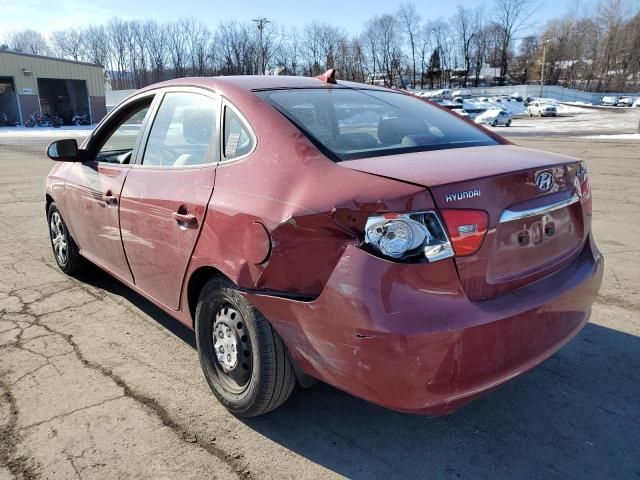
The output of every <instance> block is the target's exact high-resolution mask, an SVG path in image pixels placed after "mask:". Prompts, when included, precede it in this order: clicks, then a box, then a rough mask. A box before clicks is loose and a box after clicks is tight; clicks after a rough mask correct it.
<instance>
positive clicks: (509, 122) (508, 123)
mask: <svg viewBox="0 0 640 480" xmlns="http://www.w3.org/2000/svg"><path fill="white" fill-rule="evenodd" d="M505 125H506V126H507V127H510V126H511V119H509V120H507V123H506V124H505Z"/></svg>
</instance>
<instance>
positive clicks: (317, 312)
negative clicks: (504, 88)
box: [46, 72, 603, 416]
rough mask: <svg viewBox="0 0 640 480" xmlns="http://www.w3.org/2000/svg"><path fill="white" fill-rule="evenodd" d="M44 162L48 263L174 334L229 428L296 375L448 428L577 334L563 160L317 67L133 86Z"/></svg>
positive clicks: (274, 401)
mask: <svg viewBox="0 0 640 480" xmlns="http://www.w3.org/2000/svg"><path fill="white" fill-rule="evenodd" d="M48 154H49V156H50V157H51V158H52V159H54V160H57V162H56V164H55V166H54V167H53V169H52V171H51V173H50V174H49V176H48V178H47V189H46V209H47V218H48V222H49V226H50V232H51V243H52V246H53V251H54V254H55V258H56V261H57V263H58V265H59V266H60V268H61V269H62V270H63V271H64V272H66V273H68V274H73V273H74V272H75V271H76V270H77V269H78V268H80V267H81V266H82V263H83V262H84V261H86V260H88V261H90V262H92V263H94V264H96V265H98V266H100V267H101V268H103V269H104V270H106V271H107V272H109V273H110V274H111V275H113V276H114V277H116V278H117V279H119V280H120V281H122V282H123V283H125V284H126V285H128V286H129V287H131V288H132V289H134V290H135V291H136V292H138V293H140V294H141V295H142V296H144V297H145V298H147V299H149V300H150V301H152V302H153V303H155V304H156V305H158V306H159V307H160V308H162V309H163V310H165V311H166V312H168V313H169V314H171V315H172V316H174V317H175V318H176V319H178V320H179V321H180V322H182V323H184V324H186V325H187V326H189V327H190V328H193V329H194V330H195V333H196V339H197V345H198V352H199V355H200V361H201V364H202V368H203V370H204V374H205V377H206V379H207V381H208V383H209V385H210V386H211V389H212V390H213V393H214V394H215V395H216V397H217V398H218V399H219V400H220V401H221V402H222V403H223V404H224V405H225V406H226V407H227V408H228V409H229V410H230V411H231V412H233V413H234V414H236V415H238V416H253V415H259V414H262V413H265V412H268V411H270V410H272V409H274V408H276V407H278V406H279V405H281V404H283V403H284V402H285V401H286V400H287V398H288V397H289V395H290V394H291V392H292V390H293V388H294V386H295V385H296V383H300V384H301V385H302V386H308V385H310V384H312V383H313V380H314V379H318V380H321V381H323V382H326V383H329V384H331V385H333V386H335V387H337V388H339V389H342V390H344V391H346V392H349V393H351V394H353V395H356V396H358V397H361V398H363V399H366V400H368V401H371V402H374V403H376V404H379V405H382V406H385V407H388V408H391V409H395V410H400V411H405V412H416V413H424V414H429V415H442V414H446V413H450V412H453V411H454V410H455V409H457V408H458V407H460V406H461V405H463V404H465V403H467V402H468V401H470V400H471V399H473V398H475V397H477V396H479V395H481V394H482V393H484V392H487V391H488V390H490V389H493V388H495V387H496V386H498V385H500V384H501V383H503V382H506V381H507V380H509V379H511V378H513V377H515V376H516V375H519V374H521V373H522V372H524V371H526V370H528V369H530V368H531V367H533V366H535V365H536V364H538V363H540V362H541V361H543V360H544V359H545V358H547V357H549V356H550V355H552V354H553V353H554V352H555V351H556V350H558V349H559V348H560V347H561V346H562V345H564V344H565V343H566V342H568V341H569V340H570V339H571V338H572V337H573V336H574V335H576V334H577V333H578V331H580V329H581V328H582V327H583V326H584V325H585V323H586V322H587V320H588V317H589V314H590V309H591V305H592V303H593V301H594V299H595V297H596V294H597V292H598V289H599V287H600V283H601V279H602V271H603V258H602V255H601V254H600V252H599V251H598V249H597V247H596V245H595V243H594V241H593V234H592V232H591V191H590V187H589V180H588V176H587V171H586V168H585V165H584V164H583V163H582V162H581V161H579V160H576V159H574V158H570V157H566V156H561V155H555V154H551V153H545V152H538V151H534V150H528V149H525V148H520V147H517V146H514V145H511V144H510V143H509V142H508V141H506V140H504V139H502V138H501V137H499V136H497V135H495V134H494V133H491V132H489V131H487V130H485V129H483V128H482V127H480V126H477V125H475V124H473V123H470V122H468V121H466V120H464V119H462V118H460V117H458V116H456V115H454V114H451V113H449V112H448V111H445V110H443V109H441V108H440V107H438V106H436V105H433V104H430V103H428V102H426V101H424V100H421V99H419V98H415V97H413V96H410V95H407V94H403V93H400V92H396V91H391V90H387V89H383V88H376V87H372V86H365V85H360V84H354V83H347V82H335V80H334V79H333V75H332V72H328V73H327V74H325V75H323V76H321V77H318V78H302V77H278V76H275V77H270V76H260V77H223V78H186V79H180V80H175V81H170V82H166V83H161V84H157V85H153V86H151V87H148V88H146V89H144V90H141V91H139V92H137V93H136V94H135V95H133V96H131V97H129V98H128V99H126V100H125V101H124V102H123V103H121V104H120V105H119V106H118V107H117V108H115V109H114V110H113V111H112V112H110V113H109V115H108V116H107V117H106V118H105V119H104V120H103V121H102V122H101V123H100V124H99V125H98V126H97V127H96V129H95V130H94V131H93V133H92V134H91V135H90V136H89V137H88V138H87V139H86V140H85V141H84V143H83V144H82V145H81V146H80V147H78V146H77V144H76V142H75V140H61V141H58V142H55V143H53V144H52V145H51V146H50V147H49V150H48Z"/></svg>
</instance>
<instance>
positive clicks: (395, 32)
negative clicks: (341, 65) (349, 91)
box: [365, 14, 404, 87]
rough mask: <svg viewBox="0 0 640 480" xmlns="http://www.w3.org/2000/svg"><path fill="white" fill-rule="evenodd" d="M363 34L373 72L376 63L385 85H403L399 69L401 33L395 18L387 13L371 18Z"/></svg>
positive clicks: (401, 54)
mask: <svg viewBox="0 0 640 480" xmlns="http://www.w3.org/2000/svg"><path fill="white" fill-rule="evenodd" d="M365 35H366V37H367V39H368V41H367V43H368V46H369V48H370V59H371V61H372V62H373V70H374V72H375V65H376V64H377V65H378V67H379V69H380V73H381V74H382V75H383V81H384V84H385V85H387V86H395V85H399V86H402V87H404V80H403V78H402V71H401V65H402V56H403V53H402V48H401V43H402V35H401V34H400V28H399V24H398V20H397V18H396V17H395V16H393V15H388V14H385V15H379V16H376V17H374V18H372V19H371V20H370V21H369V22H368V23H367V26H366V29H365Z"/></svg>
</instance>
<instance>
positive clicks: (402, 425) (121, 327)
mask: <svg viewBox="0 0 640 480" xmlns="http://www.w3.org/2000/svg"><path fill="white" fill-rule="evenodd" d="M546 120H547V119H543V121H546ZM527 121H528V120H527ZM535 121H538V120H537V119H536V120H535ZM551 121H553V120H552V119H551ZM504 130H507V129H500V130H499V133H503V132H504ZM513 130H515V129H513V128H512V129H511V131H510V133H515V132H513ZM62 134H63V133H62V132H60V133H59V134H58V133H56V135H62ZM64 134H67V132H65V133H64ZM85 134H86V132H85ZM80 136H81V134H80ZM14 137H15V136H14ZM14 137H12V136H11V135H9V134H7V133H4V132H3V133H2V134H0V173H1V175H0V479H2V480H4V479H8V478H91V479H94V478H104V479H113V478H154V479H156V478H178V477H179V478H256V479H259V478H292V479H293V478H295V479H300V478H310V479H311V478H313V479H316V478H336V477H339V476H345V477H350V478H359V479H372V478H385V479H387V478H426V477H429V478H456V479H457V478H470V479H484V478H487V479H489V478H491V479H514V478H518V479H538V478H548V479H555V478H557V479H567V478H576V479H578V478H579V479H601V478H629V479H631V478H636V479H637V478H640V450H639V449H638V445H640V402H639V401H638V399H639V398H640V338H639V335H640V314H639V310H640V291H639V290H640V273H639V271H638V268H637V265H638V262H637V256H638V251H639V249H638V246H637V239H638V238H639V237H640V213H639V212H640V174H639V173H638V162H640V155H639V152H638V143H637V141H633V140H624V141H622V140H609V141H601V140H594V139H582V138H557V137H549V138H543V137H539V136H538V137H527V138H518V137H510V138H511V139H512V140H513V141H514V142H515V143H519V144H521V145H524V146H531V147H534V148H540V149H543V150H549V151H554V152H560V153H567V154H571V155H575V156H578V157H581V158H583V159H585V160H586V161H587V164H588V167H589V170H590V175H591V180H592V185H593V192H594V225H593V228H594V231H595V235H596V239H597V241H598V244H599V246H600V248H601V250H602V251H603V253H604V255H605V259H606V272H605V278H604V284H603V288H602V290H601V293H600V296H599V298H598V300H597V302H596V304H595V305H594V309H593V315H592V319H591V323H590V324H589V325H588V326H587V327H586V328H585V329H584V330H583V331H582V332H581V333H580V334H579V335H578V337H577V338H576V339H575V340H574V341H572V342H571V343H570V344H569V345H568V346H566V347H565V348H564V349H562V350H561V351H560V352H559V353H557V354H556V355H554V356H553V357H552V358H551V359H549V360H547V361H546V362H544V363H543V364H542V365H541V366H539V367H538V368H536V369H534V370H533V371H531V372H529V373H527V374H525V375H523V376H522V377H520V378H518V379H516V380H514V381H512V382H510V383H508V384H507V385H505V386H504V387H502V388H500V389H498V390H496V391H495V392H493V393H491V394H489V395H487V396H485V397H484V398H482V399H480V400H477V401H476V402H474V403H472V404H471V405H469V406H467V407H465V408H463V409H461V410H460V411H459V412H457V413H456V414H454V415H452V416H449V417H444V418H436V419H429V418H426V417H420V416H412V415H403V414H399V413H395V412H390V411H387V410H384V409H382V408H378V407H376V406H373V405H370V404H368V403H366V402H363V401H361V400H358V399H355V398H353V397H350V396H349V395H346V394H344V393H342V392H340V391H337V390H335V389H333V388H331V387H328V386H326V385H317V386H316V387H314V388H312V389H310V390H306V391H297V392H295V393H294V395H293V396H292V398H291V399H290V401H289V402H288V403H287V404H286V405H285V406H284V407H283V408H281V409H279V410H277V411H276V412H273V413H272V414H270V415H268V416H265V417H262V418H257V419H252V420H239V419H236V418H235V417H233V416H231V415H229V414H228V413H227V412H226V411H225V410H224V409H223V408H222V407H221V406H220V405H219V404H218V403H217V402H216V401H215V399H214V398H213V396H212V395H211V394H210V392H209V390H208V387H207V385H206V382H205V381H204V378H203V376H202V374H201V372H200V367H199V364H198V359H197V353H196V351H195V349H194V338H193V334H192V332H191V331H189V330H188V329H186V328H184V327H183V326H182V325H181V324H179V323H178V322H176V321H174V320H172V319H171V318H170V317H168V316H167V315H165V314H164V313H162V312H161V311H159V310H158V309H157V308H155V307H154V306H153V305H151V304H150V303H149V302H147V301H145V300H144V299H142V298H141V297H140V296H138V295H136V294H135V293H133V292H131V291H130V290H128V289H127V288H125V287H123V286H122V285H120V284H119V283H118V282H117V281H115V280H113V279H111V278H110V277H108V276H107V275H106V274H104V273H102V272H100V271H98V270H97V269H92V270H90V271H89V272H88V273H86V274H84V275H83V276H82V277H80V278H79V279H72V278H69V277H66V276H64V275H63V274H62V273H61V272H60V271H59V270H58V269H57V267H56V265H55V262H54V259H53V256H52V254H51V251H50V246H49V242H48V237H47V227H46V222H45V221H44V202H43V193H42V192H43V181H44V177H45V176H46V174H47V172H48V170H49V169H50V167H51V163H50V162H49V161H48V160H47V159H46V158H45V157H44V156H43V154H42V153H41V152H42V150H43V146H44V145H45V144H46V143H47V141H49V138H48V137H47V136H46V135H44V134H42V135H39V136H38V139H34V138H30V139H29V141H23V140H24V139H20V138H14ZM636 208H638V210H636Z"/></svg>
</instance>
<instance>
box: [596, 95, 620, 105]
mask: <svg viewBox="0 0 640 480" xmlns="http://www.w3.org/2000/svg"><path fill="white" fill-rule="evenodd" d="M618 100H619V98H618V97H615V96H613V95H609V96H605V97H602V99H601V100H600V104H601V105H610V106H613V107H615V106H616V105H617V104H618Z"/></svg>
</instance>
